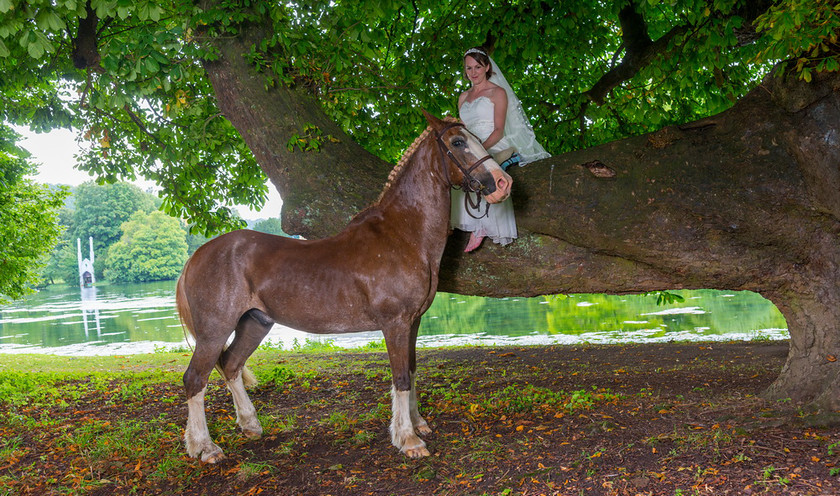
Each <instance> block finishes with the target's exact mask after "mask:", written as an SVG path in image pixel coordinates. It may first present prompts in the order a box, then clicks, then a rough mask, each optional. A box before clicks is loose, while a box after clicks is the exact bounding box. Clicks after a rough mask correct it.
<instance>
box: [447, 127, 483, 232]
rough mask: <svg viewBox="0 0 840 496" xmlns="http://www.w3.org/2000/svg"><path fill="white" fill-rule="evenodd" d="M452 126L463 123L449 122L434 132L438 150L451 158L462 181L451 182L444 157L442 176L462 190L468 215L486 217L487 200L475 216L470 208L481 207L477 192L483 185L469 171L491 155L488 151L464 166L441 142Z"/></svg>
mask: <svg viewBox="0 0 840 496" xmlns="http://www.w3.org/2000/svg"><path fill="white" fill-rule="evenodd" d="M453 127H464V124H463V123H461V122H453V123H450V124H449V125H447V126H446V127H444V128H443V129H442V130H441V131H440V132H439V133H436V134H437V142H438V147H439V148H440V151H441V153H442V154H443V155H444V157H446V156H448V157H449V159H450V160H452V162H454V163H455V165H456V166H457V167H458V169H459V170H460V171H461V172H462V173H463V174H464V181H463V182H462V183H461V184H460V185H459V186H455V185H454V184H452V180H451V179H449V173H448V172H447V171H446V166H445V163H446V159H445V158H444V160H443V161H442V162H441V166H442V167H443V175H444V177H446V180H447V181H448V182H449V186H451V187H453V188H458V187H460V188H461V190H462V191H463V192H464V209H465V210H466V211H467V214H469V216H470V217H472V218H473V219H481V218H484V217H487V215H488V213H489V210H490V204H489V203H487V202H485V203H486V206H485V208H484V214H482V215H480V216H478V217H476V216H475V215H473V213H472V210H475V211H477V212H480V209H481V193H479V191H481V189H482V188H483V186H482V185H481V182H479V181H478V180H477V179H475V178H474V177H472V174H471V173H472V171H474V170H475V169H476V168H477V167H478V166H479V165H481V164H483V163H484V162H485V161H487V160H490V159H491V158H492V157H491V156H490V154H489V153H488V154H487V155H485V156H484V157H482V158H480V159H478V160H477V161H476V162H475V163H474V164H472V165H470V166H469V167H466V166H465V165H463V164H462V163H461V162H460V161H459V160H458V159H457V158H456V157H455V154H453V153H452V150H450V149H449V147H448V146H446V145H445V144H444V143H443V135H444V133H446V131H449V130H450V129H452V128H453ZM475 185H478V186H475ZM471 192H472V193H475V201H473V200H472V197H471V196H470V193H471Z"/></svg>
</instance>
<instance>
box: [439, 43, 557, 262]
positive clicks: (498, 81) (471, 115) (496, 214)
mask: <svg viewBox="0 0 840 496" xmlns="http://www.w3.org/2000/svg"><path fill="white" fill-rule="evenodd" d="M464 72H465V74H466V75H467V77H468V78H469V80H470V83H471V84H472V86H471V87H470V89H468V90H467V91H465V92H463V93H461V95H460V96H459V97H458V114H459V115H460V117H461V121H463V123H464V125H466V127H467V129H468V130H469V131H470V132H472V133H473V134H474V135H475V136H476V137H478V139H480V140H481V141H482V143H483V145H484V148H485V149H486V150H487V151H488V152H489V153H490V154H491V155H492V156H493V158H494V159H495V160H496V161H497V162H498V163H499V164H500V165H501V166H502V168H505V169H507V168H508V167H510V166H511V165H516V164H518V165H525V164H527V163H528V162H533V161H535V160H540V159H543V158H548V157H550V155H549V154H548V153H547V152H546V151H545V149H544V148H543V147H542V146H541V145H540V144H539V143H537V140H536V137H535V136H534V131H533V129H532V128H531V125H530V123H529V122H528V118H527V117H525V112H524V111H523V110H522V105H521V103H520V102H519V99H518V98H517V97H516V95H515V94H514V93H513V90H512V89H511V87H510V85H509V84H508V83H507V80H505V78H504V76H503V75H502V73H501V71H499V67H498V66H497V65H496V63H495V62H493V60H492V59H491V58H490V56H489V55H487V52H485V51H484V50H483V49H481V48H470V49H469V50H467V52H466V53H465V54H464ZM481 210H482V211H481V212H478V211H475V210H473V209H471V208H470V207H469V206H468V205H467V203H466V202H465V201H464V192H463V191H460V190H453V191H452V212H451V223H452V227H453V228H455V229H460V230H462V231H467V232H470V240H469V242H468V243H467V247H466V249H464V251H465V252H471V251H473V250H475V249H476V248H478V247H479V246H480V245H481V242H482V240H483V239H484V238H485V237H489V238H490V239H492V240H493V242H494V243H498V244H500V245H507V244H508V243H510V242H512V241H513V240H514V239H516V219H514V216H513V203H512V202H511V200H510V199H508V200H506V201H504V202H502V203H496V204H492V205H490V206H489V210H487V215H486V216H484V211H483V210H484V209H483V208H482V209H481Z"/></svg>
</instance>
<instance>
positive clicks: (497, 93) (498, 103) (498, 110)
mask: <svg viewBox="0 0 840 496" xmlns="http://www.w3.org/2000/svg"><path fill="white" fill-rule="evenodd" d="M490 100H491V101H492V102H493V132H492V133H490V136H488V137H487V139H486V140H484V143H482V145H483V146H484V149H485V150H486V149H488V148H490V147H492V146H493V145H495V144H496V143H498V142H499V140H500V139H502V137H503V136H504V135H505V115H507V105H508V100H507V93H505V90H504V89H502V88H501V87H499V86H496V87H495V88H494V89H493V92H492V93H491V94H490Z"/></svg>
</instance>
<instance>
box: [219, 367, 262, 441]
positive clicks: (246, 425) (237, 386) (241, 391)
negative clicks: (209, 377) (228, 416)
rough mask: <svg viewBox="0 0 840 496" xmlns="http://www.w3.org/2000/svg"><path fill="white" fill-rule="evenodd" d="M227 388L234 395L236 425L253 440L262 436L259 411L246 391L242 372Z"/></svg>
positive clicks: (228, 382) (228, 383)
mask: <svg viewBox="0 0 840 496" xmlns="http://www.w3.org/2000/svg"><path fill="white" fill-rule="evenodd" d="M227 387H228V389H229V390H230V393H231V395H233V405H234V406H235V407H236V423H237V424H238V425H239V428H240V429H242V433H243V434H245V436H246V437H248V438H251V439H257V438H259V437H260V436H262V426H261V425H260V421H259V420H258V419H257V410H256V409H255V408H254V404H253V403H251V398H249V397H248V393H247V392H246V391H245V383H244V382H243V378H242V372H241V371H240V372H239V373H238V374H236V378H235V379H233V380H232V381H227Z"/></svg>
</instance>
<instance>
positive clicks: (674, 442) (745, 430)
mask: <svg viewBox="0 0 840 496" xmlns="http://www.w3.org/2000/svg"><path fill="white" fill-rule="evenodd" d="M671 346H676V345H671ZM691 346H696V345H686V346H684V347H683V348H680V349H681V350H683V355H680V357H679V358H680V360H671V361H668V360H667V356H665V355H663V357H664V358H662V357H660V358H662V359H660V361H657V362H656V363H655V364H651V365H646V364H645V363H644V361H637V362H635V366H637V367H648V369H647V371H648V372H645V373H640V371H641V369H637V370H636V369H633V368H631V367H632V366H633V364H630V365H627V364H621V363H617V362H620V359H621V358H620V357H619V356H618V354H617V353H615V352H614V351H609V352H607V359H608V360H609V362H610V364H608V366H600V367H599V366H592V365H591V364H589V363H585V362H584V361H583V360H581V361H580V362H575V361H576V360H578V357H581V358H583V357H585V354H580V353H579V351H575V352H574V354H567V355H566V356H565V358H563V359H560V358H558V359H556V361H552V360H555V358H554V357H553V355H552V354H553V353H555V352H558V353H560V352H562V351H563V350H559V349H558V350H552V349H546V348H539V350H540V351H541V353H542V354H541V355H540V356H539V357H538V358H534V359H532V360H531V361H528V360H527V359H529V358H530V354H531V353H532V352H534V351H537V350H538V349H537V348H535V349H533V350H532V349H528V348H511V349H508V350H504V351H505V352H496V351H493V350H487V349H484V350H468V351H469V352H470V353H469V354H468V355H466V356H467V357H468V358H465V359H462V355H461V354H459V353H454V352H451V351H449V350H447V351H445V352H440V351H429V352H425V353H424V355H423V357H422V360H421V362H420V372H419V373H418V385H419V392H420V403H421V408H422V413H423V415H424V416H426V418H427V419H428V420H429V422H430V424H431V425H432V426H433V428H434V429H435V433H434V434H433V435H432V436H431V437H429V438H428V439H427V441H428V442H429V445H430V447H431V449H432V456H431V457H429V458H426V459H423V460H420V461H414V460H408V459H405V458H403V457H402V455H399V454H398V453H397V451H396V450H395V449H393V447H391V446H390V440H389V435H388V423H389V419H390V398H389V393H388V391H389V388H390V372H389V369H388V360H387V357H386V356H384V354H382V353H381V350H375V353H360V352H359V351H358V350H354V351H351V352H346V353H345V352H343V353H338V354H337V353H335V352H334V351H327V352H323V351H316V350H323V349H324V348H321V347H320V345H319V347H316V346H314V345H313V346H303V345H301V346H300V347H298V350H279V349H277V348H274V347H264V348H262V349H260V350H258V351H257V352H256V353H255V354H254V356H253V357H252V359H251V360H250V361H249V366H250V367H251V369H252V370H253V371H254V372H255V374H256V375H257V376H258V378H259V379H260V382H261V385H259V386H257V387H256V388H255V389H253V390H252V391H251V396H252V398H253V399H254V404H255V406H256V407H257V411H258V415H259V418H260V422H261V424H262V426H263V428H264V434H263V437H262V439H260V440H259V441H251V440H248V439H246V438H245V437H244V436H242V435H241V434H240V432H239V430H238V428H237V426H236V422H235V413H234V408H233V405H232V403H231V401H230V394H229V393H228V392H227V391H226V389H225V387H224V385H223V383H222V382H221V381H219V380H218V376H217V375H215V374H216V373H215V372H214V376H213V378H212V382H211V385H210V386H209V387H208V391H207V395H206V398H207V413H208V422H209V427H210V430H211V435H212V437H213V439H214V440H215V441H216V442H217V443H218V444H219V445H220V446H221V448H222V449H223V450H224V451H225V453H226V454H227V455H228V457H229V458H228V459H227V460H225V461H224V462H223V463H221V464H219V465H215V466H209V465H202V464H201V463H200V462H197V461H195V460H193V459H190V458H188V457H187V456H186V454H185V452H184V445H183V441H182V439H181V437H182V435H183V428H184V420H185V415H186V408H185V405H184V398H183V389H182V387H181V376H182V374H183V370H184V369H185V367H186V365H187V363H188V360H189V354H188V353H182V352H157V353H153V354H150V355H137V356H116V357H85V358H75V359H68V358H66V357H45V356H38V355H30V356H24V355H8V356H4V360H3V363H2V364H0V408H2V409H3V410H4V413H5V415H4V416H2V417H1V418H0V495H5V494H86V493H89V492H91V491H94V492H98V493H105V492H111V493H114V494H124V493H125V494H128V493H131V492H132V491H133V492H136V493H140V494H142V493H149V494H165V493H169V494H178V493H183V492H185V491H186V492H190V493H195V494H199V493H202V492H204V493H208V494H209V493H214V492H225V493H230V494H247V493H248V492H249V491H251V490H252V489H254V488H258V489H260V488H264V489H265V491H264V494H266V493H270V492H271V487H270V486H271V484H275V483H276V484H278V485H280V484H285V483H286V481H287V480H291V481H293V483H294V484H297V485H295V486H291V487H292V489H289V491H291V492H295V493H305V494H326V493H338V494H345V493H346V494H355V493H356V492H354V491H356V489H354V488H357V489H358V492H357V493H358V494H364V493H365V492H366V490H367V491H368V492H370V491H372V490H373V489H368V488H381V487H383V486H382V485H383V484H384V485H385V486H384V487H387V488H388V489H387V490H386V491H385V493H388V494H391V493H393V494H408V493H409V492H411V493H420V494H431V493H440V494H505V493H509V494H519V492H520V490H521V489H522V488H523V487H525V488H526V489H527V488H529V487H530V488H534V489H538V490H535V491H532V492H534V493H536V494H539V493H541V492H544V493H550V492H558V491H559V492H560V494H578V493H580V491H584V492H583V494H587V493H588V492H587V491H588V490H587V488H588V487H589V486H590V485H592V486H593V487H595V486H596V485H597V486H598V487H601V485H603V484H614V485H615V488H619V486H620V485H621V484H624V485H625V486H626V487H628V488H629V489H633V488H632V484H631V482H632V480H634V478H638V477H640V476H644V477H646V478H648V479H651V481H650V482H646V483H645V484H650V486H649V487H640V488H638V491H636V492H641V493H645V492H646V491H650V490H651V489H653V487H654V486H653V485H654V484H665V485H664V486H662V489H663V490H665V489H668V492H669V493H670V494H677V493H678V492H677V491H682V494H692V493H693V489H689V488H693V486H695V485H698V487H699V484H701V483H702V484H709V483H717V482H715V481H718V480H719V481H724V478H721V477H718V474H717V472H715V471H716V470H719V471H720V472H721V473H727V476H728V477H729V478H727V479H726V480H730V479H731V478H732V477H733V476H737V475H738V474H739V473H740V472H733V470H737V471H741V472H743V473H744V474H745V475H744V478H742V485H741V486H740V488H738V489H742V488H743V487H744V486H746V485H747V484H751V485H752V486H753V487H754V488H755V489H756V490H765V489H766V490H768V491H770V492H772V491H773V490H780V489H781V488H784V487H792V486H796V484H797V483H799V484H800V485H799V486H797V487H799V488H801V487H802V486H801V482H800V481H799V480H798V478H793V477H791V476H790V475H789V474H790V473H791V469H792V467H788V466H787V465H784V464H782V462H781V461H779V460H778V459H777V456H778V454H779V453H785V451H784V449H787V448H790V449H791V450H793V451H792V454H791V455H790V456H791V457H795V458H796V460H797V461H798V463H801V464H803V465H805V466H804V469H805V470H807V471H809V472H808V473H816V472H817V471H822V472H821V473H824V474H825V476H826V477H836V475H837V470H836V466H837V465H838V462H840V460H838V455H840V441H838V439H840V438H838V435H837V432H835V431H833V430H825V429H824V428H822V427H807V430H804V429H805V428H798V429H799V430H798V431H797V430H796V429H790V428H789V427H779V426H780V425H781V424H780V422H779V421H778V420H779V418H778V417H772V416H770V417H767V419H765V418H764V417H762V416H761V415H762V411H761V409H760V408H759V407H757V406H756V405H757V403H755V402H757V401H758V400H757V399H755V398H754V397H751V396H749V395H748V394H746V392H748V391H750V389H749V388H755V387H757V386H755V385H753V386H743V387H741V389H739V390H737V392H735V393H732V392H730V389H726V390H723V389H722V388H720V387H718V386H716V385H717V384H720V383H722V382H726V383H727V384H730V383H731V384H732V386H730V387H737V386H738V385H739V384H740V383H739V382H737V381H732V380H731V379H730V378H729V377H730V376H741V375H744V376H746V377H747V378H750V377H752V376H753V375H756V374H759V373H761V374H763V376H766V378H768V379H767V380H770V379H772V377H773V376H774V374H775V370H776V369H774V368H773V366H772V365H767V364H766V360H765V359H763V358H756V359H755V360H753V361H751V362H749V363H747V364H746V365H741V364H736V363H733V364H731V365H727V367H728V368H727V369H726V372H727V373H728V374H730V376H726V377H723V376H722V377H720V378H719V380H718V381H717V382H716V381H715V380H714V379H715V374H718V373H720V371H721V370H722V369H721V364H728V362H727V361H726V360H717V361H708V362H704V361H701V360H696V361H694V360H692V361H691V362H689V361H688V360H686V359H685V358H683V357H685V353H686V352H687V351H689V349H690V347H691ZM618 349H619V348H615V350H618ZM669 353H670V351H669ZM737 353H743V351H742V350H741V351H737ZM780 363H783V360H782V361H781V362H780ZM762 366H763V367H764V368H763V369H762V368H761V367H762ZM654 370H655V371H654ZM645 374H646V375H645ZM659 379H661V380H662V381H663V382H661V383H657V382H656V380H659ZM724 379H725V380H724ZM744 399H747V400H748V401H744ZM750 402H753V407H752V408H751V407H750V406H749V405H746V406H745V404H746V403H750ZM771 406H775V405H771ZM782 406H784V405H782ZM744 410H746V411H749V412H754V413H753V414H754V415H755V417H754V418H750V419H744V418H743V411H744ZM771 413H772V412H771ZM637 422H643V423H642V424H641V425H642V426H643V427H641V428H637V427H635V426H636V423H637ZM718 423H719V424H720V426H719V427H716V425H717V424H718ZM762 425H769V426H771V427H769V429H775V430H772V433H773V435H772V436H767V437H765V436H762V432H764V431H762V429H767V428H765V427H761V426H762ZM700 426H702V427H703V428H699V427H700ZM784 429H789V430H784ZM803 433H805V434H803ZM806 434H807V435H806ZM817 435H819V437H817ZM775 439H783V440H784V441H782V442H783V443H784V444H783V445H776V444H767V443H770V442H773V440H775ZM753 441H755V443H759V444H755V443H753ZM761 443H764V444H761ZM797 450H798V451H797ZM649 460H653V461H652V462H651V463H648V462H649ZM639 467H643V468H639ZM713 469H714V470H713ZM725 471H729V472H725ZM653 472H661V473H663V474H665V473H666V472H667V477H665V476H663V478H661V480H662V481H665V482H658V481H660V478H658V477H654V476H652V475H650V474H651V473H653ZM803 473H805V472H803ZM747 477H748V478H747ZM654 479H655V480H654ZM590 481H591V483H590ZM677 481H680V482H679V483H677ZM822 482H823V483H827V484H830V483H831V481H830V480H828V481H827V482H826V480H825V479H823V480H822ZM721 483H722V482H721ZM668 484H670V486H667V485H668ZM321 485H323V487H321ZM625 486H622V487H625ZM278 487H279V486H278ZM284 487H285V486H284ZM603 487H607V486H603ZM830 487H832V488H833V486H830ZM491 488H492V489H491ZM567 488H568V489H569V490H568V491H566V489H567ZM509 489H510V490H509ZM255 491H256V490H255ZM281 492H282V490H281ZM668 492H662V491H659V492H655V493H656V494H667V493H668ZM252 493H255V492H252Z"/></svg>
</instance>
